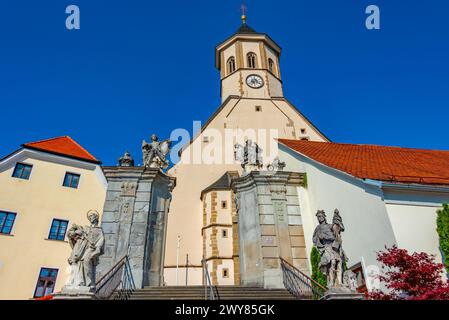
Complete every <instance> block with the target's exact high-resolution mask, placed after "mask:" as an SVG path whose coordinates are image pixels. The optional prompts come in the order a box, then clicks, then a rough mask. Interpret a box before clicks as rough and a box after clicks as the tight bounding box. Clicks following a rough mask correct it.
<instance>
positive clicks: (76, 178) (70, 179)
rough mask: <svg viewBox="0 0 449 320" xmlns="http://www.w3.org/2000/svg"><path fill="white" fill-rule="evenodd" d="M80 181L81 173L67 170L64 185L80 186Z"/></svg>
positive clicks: (70, 186)
mask: <svg viewBox="0 0 449 320" xmlns="http://www.w3.org/2000/svg"><path fill="white" fill-rule="evenodd" d="M79 182H80V175H79V174H75V173H70V172H67V173H66V174H65V177H64V184H63V186H64V187H69V188H75V189H76V188H78V184H79Z"/></svg>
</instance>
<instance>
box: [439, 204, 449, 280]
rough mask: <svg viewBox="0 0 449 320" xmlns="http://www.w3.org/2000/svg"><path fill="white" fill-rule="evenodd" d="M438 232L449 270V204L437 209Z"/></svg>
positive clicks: (447, 269)
mask: <svg viewBox="0 0 449 320" xmlns="http://www.w3.org/2000/svg"><path fill="white" fill-rule="evenodd" d="M437 232H438V235H439V237H440V248H441V251H442V252H443V255H444V260H445V261H444V265H445V267H446V271H447V272H449V205H448V204H447V203H444V204H443V209H440V210H438V211H437Z"/></svg>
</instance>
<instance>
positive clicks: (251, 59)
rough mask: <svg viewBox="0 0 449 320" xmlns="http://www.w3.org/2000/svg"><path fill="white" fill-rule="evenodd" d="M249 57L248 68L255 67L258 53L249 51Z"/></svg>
mask: <svg viewBox="0 0 449 320" xmlns="http://www.w3.org/2000/svg"><path fill="white" fill-rule="evenodd" d="M247 59H248V68H251V69H255V68H256V60H257V56H256V54H255V53H254V52H250V53H248V55H247Z"/></svg>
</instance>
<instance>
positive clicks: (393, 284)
mask: <svg viewBox="0 0 449 320" xmlns="http://www.w3.org/2000/svg"><path fill="white" fill-rule="evenodd" d="M377 260H378V261H379V262H381V263H382V270H384V275H381V276H379V280H380V281H381V282H383V283H384V284H385V286H386V287H387V288H388V289H389V292H387V293H385V292H382V291H375V292H372V293H370V294H369V295H368V298H369V299H373V300H429V299H431V300H449V285H448V284H447V283H445V282H444V281H443V279H442V277H441V274H442V272H443V270H444V266H443V264H441V263H435V257H434V256H433V255H429V254H427V253H425V252H421V253H413V254H411V255H410V254H409V253H408V252H407V250H404V249H399V248H398V247H396V246H393V247H392V248H389V249H387V248H386V250H385V251H381V252H378V253H377Z"/></svg>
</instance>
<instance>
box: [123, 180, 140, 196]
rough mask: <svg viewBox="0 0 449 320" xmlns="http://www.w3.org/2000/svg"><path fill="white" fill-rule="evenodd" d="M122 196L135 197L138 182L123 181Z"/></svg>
mask: <svg viewBox="0 0 449 320" xmlns="http://www.w3.org/2000/svg"><path fill="white" fill-rule="evenodd" d="M121 189H122V194H121V195H122V196H128V197H134V196H135V195H136V191H137V183H135V182H123V183H122V187H121Z"/></svg>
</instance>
